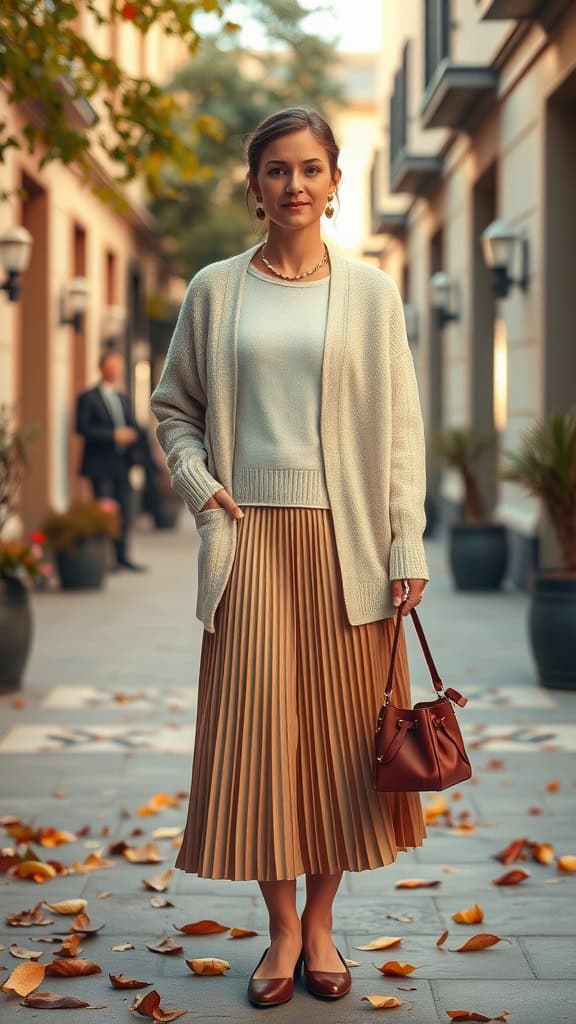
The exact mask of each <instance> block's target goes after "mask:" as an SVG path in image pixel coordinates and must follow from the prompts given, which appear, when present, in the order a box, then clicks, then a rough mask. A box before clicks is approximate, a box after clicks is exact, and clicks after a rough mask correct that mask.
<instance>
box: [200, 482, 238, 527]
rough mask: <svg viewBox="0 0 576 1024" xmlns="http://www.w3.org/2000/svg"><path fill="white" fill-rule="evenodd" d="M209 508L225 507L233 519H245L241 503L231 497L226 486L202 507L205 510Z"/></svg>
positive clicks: (202, 510)
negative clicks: (238, 503)
mask: <svg viewBox="0 0 576 1024" xmlns="http://www.w3.org/2000/svg"><path fill="white" fill-rule="evenodd" d="M209 508H225V509H226V511H227V513H228V515H229V516H230V517H231V519H243V518H244V513H243V511H242V509H241V508H240V506H239V505H237V504H236V502H235V501H234V500H233V498H231V497H230V495H229V494H228V491H227V490H226V488H225V487H221V488H220V490H219V491H216V493H215V494H213V495H212V497H211V498H208V501H207V502H206V504H205V505H203V506H202V508H201V509H200V511H201V512H205V511H206V509H209Z"/></svg>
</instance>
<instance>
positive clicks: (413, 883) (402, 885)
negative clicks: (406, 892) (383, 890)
mask: <svg viewBox="0 0 576 1024" xmlns="http://www.w3.org/2000/svg"><path fill="white" fill-rule="evenodd" d="M441 884H442V879H440V878H433V879H431V880H430V879H427V878H404V879H402V880H401V881H399V882H394V888H395V889H431V888H433V887H434V886H436V885H441Z"/></svg>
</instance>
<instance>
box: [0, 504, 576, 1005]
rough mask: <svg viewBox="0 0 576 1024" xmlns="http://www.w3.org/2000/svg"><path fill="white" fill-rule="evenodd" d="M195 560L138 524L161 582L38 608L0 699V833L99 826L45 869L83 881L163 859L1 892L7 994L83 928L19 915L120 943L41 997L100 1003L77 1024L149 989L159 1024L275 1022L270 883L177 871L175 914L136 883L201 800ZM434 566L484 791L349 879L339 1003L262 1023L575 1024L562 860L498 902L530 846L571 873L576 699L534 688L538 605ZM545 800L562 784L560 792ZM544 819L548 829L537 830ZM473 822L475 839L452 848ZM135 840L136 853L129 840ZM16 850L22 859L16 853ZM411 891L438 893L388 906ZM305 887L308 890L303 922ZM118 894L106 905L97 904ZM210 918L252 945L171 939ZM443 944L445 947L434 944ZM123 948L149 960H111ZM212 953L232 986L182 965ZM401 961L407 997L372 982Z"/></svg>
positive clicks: (5, 999)
mask: <svg viewBox="0 0 576 1024" xmlns="http://www.w3.org/2000/svg"><path fill="white" fill-rule="evenodd" d="M196 543H197V541H196V534H195V532H194V530H193V529H192V527H191V525H190V522H187V523H186V524H185V525H184V526H183V528H182V529H181V530H180V531H178V532H177V533H171V534H159V533H153V532H151V531H149V530H147V529H146V528H145V526H144V525H143V526H142V527H141V529H140V530H139V532H138V533H137V534H136V536H135V538H134V556H135V557H136V558H137V559H138V560H140V561H144V562H146V563H148V564H149V566H150V568H151V571H150V573H149V574H148V575H147V576H145V577H136V576H131V575H129V574H126V575H125V574H121V575H120V574H119V575H113V576H110V577H108V579H107V582H106V588H105V591H104V592H100V593H86V594H76V595H70V594H64V593H54V594H39V595H36V597H35V599H34V600H35V621H36V636H35V646H34V652H33V656H32V658H31V661H30V663H29V667H28V672H27V679H26V685H25V688H24V689H23V691H22V692H21V694H19V695H17V698H20V699H16V700H15V699H14V696H10V697H4V698H2V699H1V700H0V715H1V722H0V786H1V791H2V798H1V801H0V816H6V815H16V816H18V817H19V818H20V819H22V820H23V821H25V822H28V823H31V824H33V825H34V826H35V827H39V826H53V827H56V828H58V829H68V830H71V831H77V830H79V829H82V827H83V826H85V825H90V827H91V831H90V834H89V835H84V836H83V837H82V838H79V839H78V840H77V841H76V842H74V843H70V844H66V845H63V846H60V847H58V848H57V849H55V850H50V849H44V848H42V847H40V846H38V845H37V844H36V845H35V847H34V848H35V850H36V851H37V852H38V853H39V854H40V857H41V859H42V860H47V859H51V858H52V859H55V860H60V861H63V862H64V863H66V864H71V863H74V862H79V861H82V860H84V858H85V857H87V856H88V855H89V854H90V853H93V852H95V851H96V852H97V851H100V852H101V853H102V854H103V856H108V846H109V844H110V843H113V842H116V841H120V840H123V839H124V840H127V841H128V842H129V843H130V844H132V845H141V844H143V843H145V842H148V841H154V842H156V843H157V845H158V848H159V849H160V851H161V856H162V858H163V860H162V863H160V864H146V865H144V864H133V863H129V862H128V861H127V860H126V859H125V858H124V857H122V856H118V855H117V856H114V857H113V858H112V859H113V860H114V862H115V866H114V867H113V868H109V869H101V870H96V871H92V872H89V873H76V874H69V875H67V876H65V877H56V878H53V879H51V880H50V881H48V882H47V883H46V884H44V885H37V884H35V883H34V882H32V881H26V880H15V879H13V878H12V877H10V876H7V875H4V876H2V886H1V889H0V893H1V897H2V919H1V924H0V944H2V945H3V946H4V947H5V948H4V949H2V950H0V966H2V967H3V968H5V969H4V970H1V971H0V981H2V982H3V981H5V979H6V978H7V977H8V972H9V971H11V970H13V968H14V967H16V966H17V965H18V964H19V963H22V962H23V961H21V960H18V959H14V958H13V957H12V956H11V955H10V953H9V948H8V947H9V946H10V945H11V944H13V943H17V944H19V945H21V946H24V947H26V948H32V949H37V950H40V949H42V950H43V951H44V955H43V957H42V960H41V961H40V962H43V963H48V962H49V961H50V960H51V959H52V955H53V951H54V950H55V949H57V948H58V947H57V946H55V945H54V946H52V945H48V944H43V943H41V942H39V941H38V940H39V938H41V937H43V936H46V935H50V934H53V933H55V934H59V935H63V934H66V933H67V931H68V927H69V925H70V922H71V920H72V919H71V918H69V917H60V918H57V919H56V920H55V923H54V925H53V926H49V927H33V928H13V927H9V926H8V925H7V924H6V923H5V921H4V916H5V915H6V914H9V913H14V912H16V911H20V910H24V909H27V908H31V907H33V906H35V904H36V903H38V902H39V901H41V900H49V901H50V902H54V901H56V900H61V899H67V898H71V897H84V898H85V899H87V900H88V901H89V903H88V912H89V914H90V916H91V919H92V921H93V922H95V923H96V924H99V923H104V924H105V928H104V929H103V930H102V931H101V932H99V933H98V934H97V935H96V936H94V937H92V938H87V939H85V940H84V941H83V946H84V956H85V957H87V958H89V959H92V960H95V961H97V962H98V963H99V964H100V965H101V967H102V974H101V975H95V976H90V977H86V978H75V979H66V978H52V977H50V978H46V980H45V981H44V982H42V984H41V986H40V991H46V990H49V991H52V992H60V993H69V994H73V995H76V996H80V997H81V998H84V999H86V1000H87V1001H88V1002H89V1003H90V1004H92V1005H101V1004H105V1008H103V1009H85V1010H81V1011H80V1010H68V1011H66V1013H64V1011H61V1012H62V1013H64V1019H65V1020H76V1019H78V1020H79V1021H82V1022H83V1024H93V1022H94V1024H107V1022H118V1021H120V1022H121V1021H124V1020H125V1021H128V1020H134V1019H144V1018H139V1017H133V1016H132V1015H131V1014H130V1012H129V1006H130V1003H131V1002H132V1001H133V998H134V996H135V995H136V994H137V993H135V992H130V991H128V992H127V991H117V990H113V989H112V987H111V986H110V984H109V980H108V972H111V973H115V974H119V973H121V972H123V973H125V974H127V975H130V976H131V977H135V978H141V979H145V980H147V981H150V982H151V983H152V985H153V987H154V988H155V989H156V990H157V991H158V992H159V993H160V995H161V997H162V1006H163V1007H164V1008H166V1009H172V1008H182V1009H186V1010H187V1014H186V1016H184V1017H183V1018H182V1020H183V1021H186V1020H198V1021H202V1022H207V1024H209V1022H216V1021H221V1020H224V1019H227V1018H235V1019H237V1020H253V1019H256V1018H257V1017H258V1015H259V1012H260V1011H259V1010H257V1009H255V1008H254V1007H252V1006H251V1005H250V1003H249V1002H248V1001H247V999H246V995H245V992H246V984H247V980H248V977H249V974H250V972H251V971H252V969H253V967H254V966H255V964H256V962H257V960H258V958H259V957H260V954H261V952H262V951H263V949H264V947H265V946H266V945H267V942H268V937H267V927H266V925H267V918H266V913H265V908H264V904H263V901H262V899H261V896H260V893H259V889H258V886H257V883H256V882H236V883H233V882H229V881H217V880H210V879H200V878H196V877H195V876H186V875H184V874H183V873H181V872H178V871H175V872H174V874H173V876H172V879H171V882H170V887H169V890H168V892H167V893H166V898H167V899H169V900H170V901H171V902H172V903H173V904H174V906H173V907H172V906H169V907H153V906H152V905H151V903H150V898H151V897H152V896H153V895H154V894H153V893H151V892H148V891H146V890H145V888H144V887H143V885H142V880H143V879H151V878H152V877H153V876H154V875H156V874H158V872H159V871H161V870H162V869H164V868H169V867H171V866H172V862H173V858H174V855H175V849H174V846H173V842H174V840H173V839H172V838H170V837H168V838H159V839H154V837H153V835H152V833H153V831H154V830H156V829H158V828H172V829H173V830H175V829H176V828H177V827H178V826H181V825H182V824H183V818H184V812H185V807H186V801H185V799H183V798H182V799H180V802H179V805H178V806H176V807H172V808H166V809H162V810H160V811H159V812H158V813H157V814H154V815H151V816H146V817H144V816H140V815H139V814H138V813H137V809H138V808H139V807H141V806H143V805H145V804H147V803H148V802H149V801H150V798H151V797H152V796H153V794H155V793H158V792H164V793H168V794H172V795H174V794H177V793H180V794H181V793H182V791H185V789H186V787H187V784H188V782H189V774H190V759H191V749H190V748H191V742H192V736H193V725H194V705H195V680H196V678H197V671H198V658H199V652H200V641H201V630H202V626H201V624H200V623H199V622H198V621H197V620H196V619H195V616H194V603H195V578H194V573H195V563H196ZM428 555H429V563H430V568H431V574H432V577H433V579H432V582H431V584H430V585H429V587H428V588H427V591H426V597H425V601H424V602H423V604H422V605H421V607H420V611H421V618H422V621H423V624H424V627H425V630H426V633H427V636H428V639H429V642H430V645H431V649H432V652H433V654H434V656H435V658H436V661H437V663H438V667H439V669H440V672H441V674H442V676H443V678H444V682H445V684H446V685H449V684H452V685H454V686H456V687H457V688H458V689H460V690H462V691H463V692H464V694H465V695H466V696H467V697H468V698H469V703H468V705H467V706H466V708H464V709H462V710H459V711H458V715H459V721H460V723H461V726H462V729H463V733H464V735H465V737H466V742H467V745H468V748H469V750H470V753H471V755H472V761H473V768H474V776H473V778H472V779H471V780H470V781H469V782H468V783H466V784H464V785H462V786H458V787H455V788H454V789H453V790H447V791H445V792H444V793H443V794H435V793H430V794H425V795H424V796H423V802H424V805H425V806H427V807H429V808H433V806H434V805H435V804H436V803H437V801H438V799H439V797H440V796H442V797H443V798H444V800H445V801H446V804H447V805H448V807H449V809H450V810H451V812H452V823H450V822H449V821H448V820H447V819H446V817H443V816H442V815H439V816H437V817H433V812H432V810H430V811H429V813H430V815H431V820H430V823H429V825H428V836H427V838H426V840H425V842H424V845H423V846H422V847H420V848H418V849H416V850H413V851H409V852H406V853H401V854H400V855H399V857H398V860H397V862H396V863H395V864H393V865H390V866H389V867H387V868H382V869H379V870H376V871H364V872H357V873H345V875H344V878H343V881H342V884H341V887H340V890H339V892H338V895H337V898H336V902H335V914H334V917H335V937H336V941H337V945H338V946H339V948H340V949H341V951H342V952H343V953H344V955H346V956H348V957H351V958H354V959H355V960H357V961H359V962H360V963H359V966H357V967H354V968H352V972H353V977H354V983H353V987H352V991H351V993H350V994H349V995H348V996H346V997H345V998H344V999H341V1000H338V1001H336V1002H334V1003H328V1002H321V1001H319V1000H316V999H314V998H313V997H312V996H311V995H309V994H308V993H307V992H306V990H305V988H304V987H303V985H302V983H299V984H298V985H297V988H296V994H295V996H294V999H293V1000H292V1001H291V1002H290V1003H288V1004H285V1005H284V1006H281V1007H279V1008H277V1009H268V1010H267V1011H261V1012H262V1013H265V1014H267V1015H268V1017H269V1018H271V1019H272V1020H274V1021H286V1022H292V1021H301V1020H302V1019H305V1020H314V1021H316V1020H318V1021H319V1020H326V1021H330V1022H332V1024H344V1022H347V1024H348V1022H354V1021H360V1020H366V1019H367V1017H366V1015H367V1014H372V1013H375V1014H378V1013H379V1012H385V1013H390V1014H392V1015H393V1019H397V1020H399V1021H409V1022H414V1024H436V1022H443V1021H449V1020H450V1017H449V1015H448V1013H447V1011H448V1010H462V1009H467V1010H470V1011H476V1012H480V1013H483V1014H485V1015H486V1016H487V1017H490V1015H493V1016H496V1015H498V1014H501V1013H502V1012H503V1011H509V1017H508V1020H509V1021H510V1022H512V1024H537V1022H538V1024H540V1022H543V1021H544V1022H546V1024H573V1022H574V1021H575V1020H576V1009H575V1007H576V955H575V954H576V942H575V939H576V921H575V919H574V914H575V912H576V902H575V900H574V889H575V886H576V876H575V875H573V874H567V873H561V872H558V871H557V868H556V864H555V862H553V863H551V864H548V865H544V864H540V863H537V862H536V861H533V860H532V859H530V860H525V861H522V862H521V863H520V862H514V863H513V864H511V865H509V868H517V867H524V868H525V869H526V870H528V871H529V873H530V874H529V877H528V878H526V879H525V880H524V881H523V882H522V883H520V884H518V885H513V886H495V885H493V884H492V879H494V878H496V877H498V876H500V875H501V874H503V873H504V871H505V870H508V869H509V868H507V867H505V866H504V865H503V864H501V863H500V862H499V861H498V860H496V859H494V854H495V853H497V852H499V851H501V850H502V849H503V848H504V847H506V846H507V845H508V844H509V843H510V842H511V841H512V840H514V839H517V838H527V839H529V840H530V841H532V842H550V843H552V844H554V850H555V855H556V856H561V855H576V817H575V814H574V809H575V784H576V772H575V762H574V749H575V747H576V696H575V695H574V694H571V693H567V692H561V691H553V690H546V689H544V688H542V687H540V686H539V685H538V683H537V682H536V678H535V673H534V669H533V666H532V662H531V658H530V654H529V651H528V649H527V642H526V611H527V600H526V597H525V596H524V595H522V594H519V593H517V592H512V591H504V592H502V593H500V594H497V595H458V594H456V593H455V592H454V591H453V590H452V587H451V583H450V580H449V576H448V573H447V569H446V565H445V556H444V543H443V540H442V538H439V539H436V540H431V541H429V542H428ZM408 630H409V632H408V638H409V647H410V657H411V669H412V679H413V697H414V699H415V700H416V699H419V698H421V697H422V696H424V695H426V694H427V693H428V689H429V688H430V683H429V681H428V677H427V675H426V670H425V664H424V659H423V657H422V655H421V652H420V650H419V647H418V643H417V639H416V636H415V633H414V631H413V630H412V628H411V626H410V624H408ZM551 782H558V783H559V784H560V785H559V787H558V788H554V787H551V788H548V784H549V783H551ZM534 808H539V809H540V813H531V812H530V809H534ZM461 815H462V817H461ZM467 823H468V824H471V825H473V826H474V827H473V829H472V830H469V831H466V830H465V829H464V830H461V831H458V828H457V826H459V825H462V824H464V825H466V824H467ZM135 828H140V829H142V830H143V834H142V835H140V836H139V837H131V836H130V833H131V832H132V830H133V829H135ZM3 845H4V846H10V845H12V840H11V839H10V837H8V836H7V837H6V838H5V839H4V840H3ZM406 878H412V879H414V878H418V879H428V880H431V881H432V880H439V884H438V885H436V886H434V887H427V888H417V889H412V890H409V889H398V888H395V883H396V882H398V881H400V880H401V879H406ZM303 882H304V879H303V878H301V879H299V880H298V901H299V906H300V907H302V905H303V898H304V886H303ZM103 893H110V895H109V896H107V897H106V898H99V897H101V896H102V894H103ZM474 903H480V904H481V906H482V907H483V909H484V921H483V922H482V923H481V924H477V925H463V924H457V923H455V922H454V921H453V920H452V914H454V913H455V912H456V911H458V910H462V909H465V908H468V907H471V906H472V905H473V904H474ZM51 916H52V917H53V918H56V915H54V914H52V915H51ZM203 918H210V919H216V920H218V921H220V922H223V923H224V924H225V925H228V926H230V927H241V928H248V929H254V930H256V931H257V932H258V935H257V936H256V937H252V938H244V939H236V940H231V939H230V938H229V937H228V934H227V933H223V934H220V935H216V936H192V935H190V936H188V935H180V934H179V933H178V932H176V931H175V930H174V925H182V924H184V923H187V922H191V921H197V920H200V919H203ZM445 929H449V935H448V939H447V940H446V942H445V944H444V946H443V947H438V946H437V945H436V940H437V938H438V937H439V936H440V934H441V933H442V932H443V931H444V930H445ZM486 932H489V933H493V934H496V935H498V936H500V937H501V938H502V939H505V940H508V941H501V942H499V943H498V944H496V945H493V946H492V947H490V948H487V949H484V950H481V951H476V952H469V953H455V952H451V950H453V949H454V948H455V947H456V946H459V945H461V944H462V943H463V942H464V941H465V940H466V939H467V938H469V937H470V936H471V935H476V934H479V933H486ZM169 934H171V935H175V936H177V937H178V938H179V940H181V944H182V945H183V947H184V951H183V953H181V954H177V955H175V956H162V955H159V954H155V953H153V952H151V951H149V950H148V949H147V943H153V942H154V941H157V940H160V939H162V938H163V937H164V936H166V935H169ZM383 935H388V936H398V937H401V939H402V942H401V944H400V945H397V946H395V947H393V948H391V949H389V950H380V951H377V952H367V951H360V950H357V949H355V947H356V946H359V945H363V944H365V943H367V942H369V941H370V940H371V939H374V938H376V937H379V936H383ZM124 943H131V944H132V945H133V946H134V947H135V948H134V949H129V950H126V951H123V952H119V951H113V950H112V947H113V946H115V945H121V944H124ZM202 956H216V957H222V958H224V959H227V960H228V961H229V962H230V963H231V964H232V969H231V970H230V971H229V972H228V973H227V974H226V975H225V976H222V977H208V978H207V977H198V976H196V975H194V974H193V973H192V972H191V971H190V970H189V969H188V967H187V966H186V963H185V960H186V959H190V958H192V957H202ZM392 959H397V960H401V961H406V962H409V963H411V964H414V965H416V967H417V970H415V971H414V973H413V974H412V975H411V976H409V977H405V978H399V977H392V976H388V977H384V976H382V975H381V974H380V973H379V972H378V971H377V970H376V969H375V965H378V966H380V965H382V963H384V962H385V961H386V960H392ZM6 969H7V970H6ZM143 991H147V990H143ZM366 994H389V995H393V996H395V997H397V998H399V999H401V1000H402V1003H403V1005H402V1006H400V1007H397V1008H394V1009H390V1010H387V1011H378V1010H373V1009H372V1008H371V1007H370V1006H369V1005H368V1003H366V1002H362V1000H361V997H362V996H363V995H366ZM0 1012H1V1014H2V1020H5V1021H6V1022H7V1024H9V1022H10V1021H15V1020H16V1019H18V1020H20V1021H25V1020H27V1019H29V1018H30V1019H36V1020H37V1019H38V1017H40V1018H42V1016H43V1012H42V1011H41V1010H36V1009H31V1008H27V1009H24V1008H23V1007H21V1006H20V1001H19V999H18V998H17V997H16V996H14V995H12V994H4V993H2V994H0ZM54 1016H56V1019H60V1014H57V1015H55V1014H53V1017H54ZM50 1019H52V1018H50ZM504 1019H506V1018H504Z"/></svg>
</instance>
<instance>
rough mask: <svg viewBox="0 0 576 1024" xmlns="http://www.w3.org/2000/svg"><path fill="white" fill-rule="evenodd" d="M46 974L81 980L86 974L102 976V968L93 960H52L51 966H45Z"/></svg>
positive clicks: (76, 958)
mask: <svg viewBox="0 0 576 1024" xmlns="http://www.w3.org/2000/svg"><path fill="white" fill-rule="evenodd" d="M46 974H49V975H50V976H51V977H58V976H60V977H62V978H83V977H85V976H86V975H87V974H102V968H101V967H100V965H99V964H96V963H94V961H93V960H82V959H80V957H69V958H68V959H66V960H53V961H52V963H51V964H48V965H47V967H46Z"/></svg>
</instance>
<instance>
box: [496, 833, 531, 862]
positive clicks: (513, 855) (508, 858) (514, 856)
mask: <svg viewBox="0 0 576 1024" xmlns="http://www.w3.org/2000/svg"><path fill="white" fill-rule="evenodd" d="M525 845H526V840H525V839H513V840H512V842H511V843H509V844H508V846H507V847H506V848H505V849H504V850H500V853H495V854H494V855H493V856H494V859H495V860H499V861H501V862H502V864H511V863H512V861H514V860H525V859H526V856H525V854H524V846H525Z"/></svg>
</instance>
